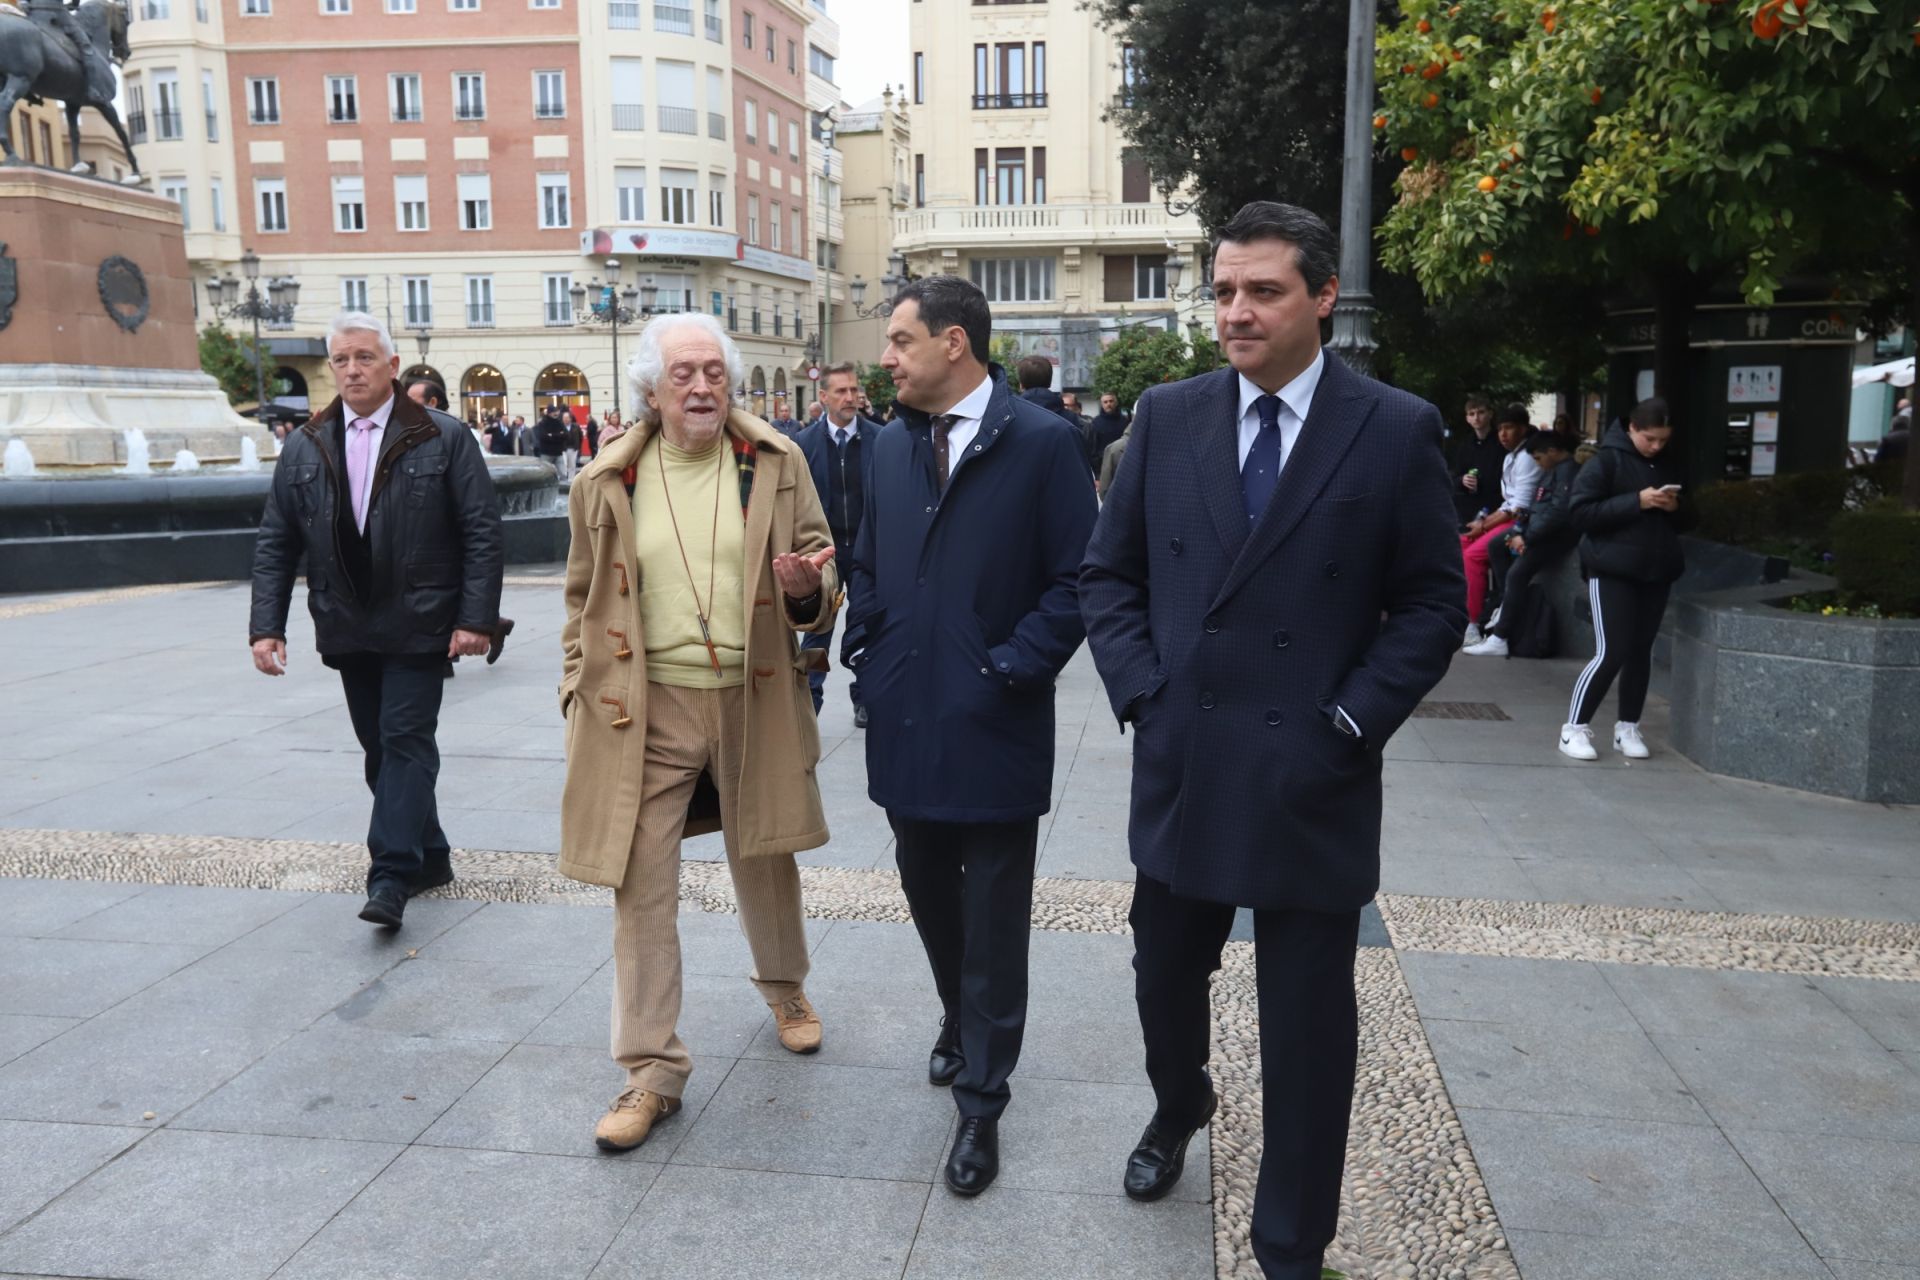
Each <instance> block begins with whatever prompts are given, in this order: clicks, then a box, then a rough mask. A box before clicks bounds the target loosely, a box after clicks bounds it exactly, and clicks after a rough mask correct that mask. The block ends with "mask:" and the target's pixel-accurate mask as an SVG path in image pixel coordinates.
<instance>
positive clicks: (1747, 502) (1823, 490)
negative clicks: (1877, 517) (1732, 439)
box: [1695, 462, 1902, 547]
mask: <svg viewBox="0 0 1920 1280" xmlns="http://www.w3.org/2000/svg"><path fill="white" fill-rule="evenodd" d="M1901 467H1902V464H1901V463H1898V462H1893V463H1879V464H1877V465H1874V466H1871V467H1856V468H1854V469H1852V470H1849V471H1802V472H1796V473H1794V474H1791V475H1784V476H1772V477H1769V478H1767V479H1763V480H1730V481H1725V482H1722V483H1720V484H1712V485H1708V486H1707V487H1706V488H1704V489H1702V490H1701V491H1700V493H1699V495H1698V496H1697V499H1696V503H1697V505H1696V510H1697V511H1698V513H1699V524H1698V526H1697V528H1696V530H1695V532H1697V533H1699V535H1700V536H1701V537H1703V538H1711V539H1712V540H1713V541H1715V542H1726V543H1730V544H1732V545H1733V546H1736V547H1763V546H1764V547H1773V546H1777V545H1779V544H1782V543H1793V542H1799V543H1807V544H1824V543H1825V542H1827V540H1828V536H1829V534H1830V532H1831V531H1832V529H1833V526H1834V520H1835V518H1836V517H1837V516H1839V515H1841V514H1842V513H1844V512H1848V511H1853V510H1858V509H1864V508H1866V507H1869V506H1871V505H1873V504H1874V503H1876V502H1878V501H1879V500H1881V499H1883V498H1886V497H1891V496H1893V495H1897V494H1898V493H1899V492H1900V482H1901V475H1902V472H1901Z"/></svg>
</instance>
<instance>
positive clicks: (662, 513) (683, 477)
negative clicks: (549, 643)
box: [633, 434, 747, 689]
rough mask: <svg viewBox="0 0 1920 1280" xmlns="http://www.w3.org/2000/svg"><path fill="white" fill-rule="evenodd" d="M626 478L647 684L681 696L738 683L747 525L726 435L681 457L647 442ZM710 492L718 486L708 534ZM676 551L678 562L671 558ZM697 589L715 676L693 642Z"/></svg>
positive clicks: (742, 664) (662, 442)
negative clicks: (630, 481)
mask: <svg viewBox="0 0 1920 1280" xmlns="http://www.w3.org/2000/svg"><path fill="white" fill-rule="evenodd" d="M663 460H664V461H665V463H666V482H667V485H668V486H669V488H670V490H671V493H672V496H673V509H672V516H673V517H674V518H677V519H678V521H679V528H680V536H679V538H678V539H677V540H676V539H675V537H674V520H673V519H670V518H669V514H668V509H667V502H666V497H667V495H666V493H663V492H662V490H661V487H660V476H661V462H662V461H663ZM634 479H635V483H634V486H633V534H634V539H635V541H636V542H637V543H638V546H637V547H636V551H637V552H638V556H637V559H638V560H639V562H640V626H641V629H642V630H643V632H644V633H645V635H646V646H647V679H649V680H652V681H654V682H656V683H658V684H670V685H675V686H678V687H679V688H683V689H727V688H732V687H734V686H735V685H740V684H745V683H746V674H747V625H746V615H745V612H744V610H743V606H742V601H741V593H742V591H743V586H742V583H741V577H740V575H741V568H742V565H741V558H742V556H743V555H744V552H743V550H742V547H743V545H744V543H745V539H746V519H745V517H744V516H743V515H742V514H741V511H740V473H739V469H738V467H737V466H736V464H735V463H734V460H733V456H732V451H731V449H729V447H728V445H727V438H726V436H725V435H724V434H722V435H721V437H720V438H719V439H718V440H716V441H715V442H714V444H713V447H712V448H710V449H708V450H706V451H705V452H703V453H687V452H686V451H684V450H682V449H677V448H675V447H674V446H673V445H671V444H669V443H667V440H666V438H665V437H664V436H661V435H656V436H654V437H653V439H651V440H649V441H647V445H646V448H645V449H643V450H641V452H640V460H639V464H638V467H637V468H636V474H635V477H634ZM716 485H718V486H719V487H720V492H719V494H718V495H717V497H718V501H719V504H720V505H719V520H718V522H717V527H716V522H715V519H714V502H715V499H716V494H715V493H714V487H715V486H716ZM682 549H684V550H685V552H686V561H685V563H682V561H681V558H680V557H681V551H682ZM710 569H711V579H709V570H710ZM689 570H691V573H692V579H693V583H692V585H691V586H690V585H689V583H688V580H687V579H688V573H689ZM709 580H711V581H712V583H713V594H712V596H711V598H710V597H709V596H708V593H707V583H708V581H709ZM696 590H697V591H698V598H699V604H701V605H705V606H706V608H707V610H708V613H707V627H708V630H709V632H710V633H711V634H712V637H713V647H714V648H715V649H716V650H717V651H718V652H719V655H720V674H718V675H715V674H714V670H713V662H712V660H711V659H710V658H709V656H708V654H707V646H706V644H705V642H704V641H703V640H702V638H701V635H700V615H699V609H698V606H697V605H696V604H695V591H696Z"/></svg>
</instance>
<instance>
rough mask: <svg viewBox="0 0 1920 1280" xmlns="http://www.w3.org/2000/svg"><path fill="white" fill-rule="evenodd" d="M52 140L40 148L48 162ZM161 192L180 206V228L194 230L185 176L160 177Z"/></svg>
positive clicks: (48, 139) (50, 159)
mask: <svg viewBox="0 0 1920 1280" xmlns="http://www.w3.org/2000/svg"><path fill="white" fill-rule="evenodd" d="M45 127H46V126H45V125H42V126H41V128H43V129H44V128H45ZM52 141H53V139H52V138H50V137H49V138H47V139H45V140H44V141H43V142H42V144H41V148H40V149H41V150H42V151H43V152H45V153H46V160H47V163H48V164H51V163H53V151H52V149H51V147H50V146H48V145H47V144H49V143H51V142H52ZM160 194H161V195H163V196H165V197H166V198H167V199H169V200H171V201H173V202H174V203H175V204H177V205H179V206H180V229H181V230H182V231H191V230H193V215H192V213H191V211H189V210H188V208H187V180H186V179H185V178H162V179H160Z"/></svg>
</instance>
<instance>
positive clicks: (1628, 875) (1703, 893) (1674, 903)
mask: <svg viewBox="0 0 1920 1280" xmlns="http://www.w3.org/2000/svg"><path fill="white" fill-rule="evenodd" d="M1519 862H1520V866H1521V868H1522V869H1523V870H1524V871H1525V872H1526V874H1527V878H1528V880H1530V881H1531V882H1532V883H1533V884H1534V885H1535V886H1537V891H1536V893H1535V895H1534V898H1535V900H1536V901H1542V902H1592V903H1606V904H1608V905H1610V906H1618V907H1684V908H1686V909H1688V910H1690V911H1718V910H1720V909H1721V906H1720V901H1719V899H1717V898H1715V897H1714V896H1713V895H1712V894H1711V893H1709V892H1707V890H1706V888H1705V886H1703V885H1702V884H1701V883H1700V882H1699V881H1698V880H1696V879H1694V878H1693V876H1692V875H1691V874H1690V873H1688V871H1687V870H1686V869H1685V868H1684V867H1676V866H1666V865H1654V866H1636V865H1630V864H1622V863H1618V862H1613V861H1609V860H1600V861H1591V862H1589V861H1579V862H1575V861H1570V860H1566V859H1555V858H1529V857H1522V858H1521V859H1520V860H1519ZM1460 896H1463V897H1476V898H1487V897H1496V896H1500V897H1505V896H1510V895H1504V894H1502V895H1496V894H1489V893H1482V892H1478V891H1475V890H1472V889H1468V890H1467V891H1466V892H1465V893H1463V894H1461V895H1460Z"/></svg>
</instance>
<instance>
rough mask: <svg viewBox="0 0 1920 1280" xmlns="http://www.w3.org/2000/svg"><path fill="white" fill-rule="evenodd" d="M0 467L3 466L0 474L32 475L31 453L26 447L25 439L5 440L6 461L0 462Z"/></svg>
mask: <svg viewBox="0 0 1920 1280" xmlns="http://www.w3.org/2000/svg"><path fill="white" fill-rule="evenodd" d="M0 467H4V471H0V475H8V476H30V475H32V474H33V453H32V452H31V451H30V450H29V449H28V448H27V442H26V441H25V440H9V441H7V456H6V461H5V462H4V463H0Z"/></svg>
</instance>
